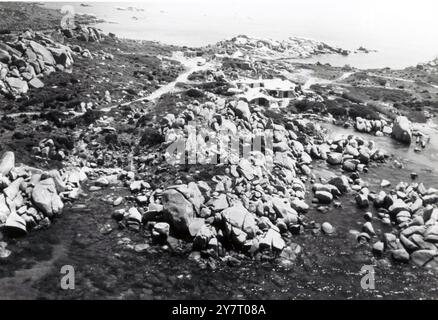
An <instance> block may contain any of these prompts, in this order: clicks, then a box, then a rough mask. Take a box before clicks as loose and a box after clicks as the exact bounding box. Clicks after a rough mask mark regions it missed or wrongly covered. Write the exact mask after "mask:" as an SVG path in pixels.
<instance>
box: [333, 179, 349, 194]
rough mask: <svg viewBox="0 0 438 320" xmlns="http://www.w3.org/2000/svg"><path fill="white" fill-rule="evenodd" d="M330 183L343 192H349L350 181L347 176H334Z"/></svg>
mask: <svg viewBox="0 0 438 320" xmlns="http://www.w3.org/2000/svg"><path fill="white" fill-rule="evenodd" d="M329 184H331V185H334V186H335V187H336V188H338V190H339V191H340V192H342V193H347V192H348V190H349V189H350V183H349V181H348V178H347V177H346V176H339V177H334V178H332V179H331V180H330V181H329Z"/></svg>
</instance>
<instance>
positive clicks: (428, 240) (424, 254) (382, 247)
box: [358, 175, 438, 269]
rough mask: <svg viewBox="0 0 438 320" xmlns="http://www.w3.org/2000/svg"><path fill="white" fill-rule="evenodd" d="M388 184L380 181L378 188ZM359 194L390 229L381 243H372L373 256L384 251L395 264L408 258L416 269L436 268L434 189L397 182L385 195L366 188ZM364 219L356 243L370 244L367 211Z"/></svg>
mask: <svg viewBox="0 0 438 320" xmlns="http://www.w3.org/2000/svg"><path fill="white" fill-rule="evenodd" d="M413 177H415V175H414V176H413ZM389 185H390V183H389V182H387V181H383V182H382V186H389ZM359 192H360V194H363V195H364V196H365V197H366V199H367V202H370V203H372V204H373V205H374V207H375V208H376V209H377V216H378V218H379V219H380V220H381V222H382V223H383V224H384V225H388V226H391V225H392V226H393V227H394V231H393V232H392V233H385V234H384V235H383V239H382V241H377V242H375V243H374V244H373V251H374V252H375V253H377V254H382V253H383V252H384V251H387V252H389V253H390V254H391V256H392V257H393V258H394V260H396V261H400V262H408V261H409V260H410V259H412V261H413V262H414V263H415V264H417V265H418V266H422V267H427V268H433V269H438V247H437V246H436V244H437V243H438V222H437V221H438V207H437V204H438V190H437V189H434V188H426V187H425V186H424V184H423V183H417V182H412V183H410V184H409V183H406V182H401V183H399V184H398V185H397V186H396V187H395V188H394V189H392V190H391V191H389V192H385V191H384V190H382V191H380V192H379V193H377V194H376V193H372V192H370V191H369V190H367V188H363V189H361V190H360V191H359ZM362 204H363V202H362V201H358V205H360V206H361V207H364V206H362ZM365 218H366V219H367V220H368V221H367V222H366V223H365V224H364V226H363V231H364V233H361V234H360V240H362V241H371V238H372V237H376V233H375V231H374V228H373V226H372V224H371V220H372V214H371V213H370V212H368V213H367V214H366V215H365Z"/></svg>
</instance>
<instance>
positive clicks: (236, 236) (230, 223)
mask: <svg viewBox="0 0 438 320" xmlns="http://www.w3.org/2000/svg"><path fill="white" fill-rule="evenodd" d="M222 218H223V221H224V224H225V233H226V235H227V237H228V239H229V240H230V241H231V242H233V243H236V244H239V245H243V244H244V243H245V241H246V240H247V239H252V238H254V237H255V235H256V233H257V230H258V228H257V224H256V221H255V219H254V217H253V216H252V214H251V213H249V211H248V210H246V209H245V207H244V206H243V205H242V204H241V203H237V204H234V205H233V206H232V207H230V208H228V209H225V210H224V211H222Z"/></svg>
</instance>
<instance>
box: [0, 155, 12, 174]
mask: <svg viewBox="0 0 438 320" xmlns="http://www.w3.org/2000/svg"><path fill="white" fill-rule="evenodd" d="M13 167H15V154H14V153H13V152H12V151H8V152H5V154H4V155H3V157H2V159H1V161H0V174H1V175H4V176H6V175H8V174H9V172H10V171H11V170H12V168H13Z"/></svg>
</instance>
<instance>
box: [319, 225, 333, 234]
mask: <svg viewBox="0 0 438 320" xmlns="http://www.w3.org/2000/svg"><path fill="white" fill-rule="evenodd" d="M321 229H322V231H323V232H324V233H325V234H332V233H333V232H335V229H334V228H333V226H332V225H331V224H330V223H328V222H324V223H323V224H322V226H321Z"/></svg>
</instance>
